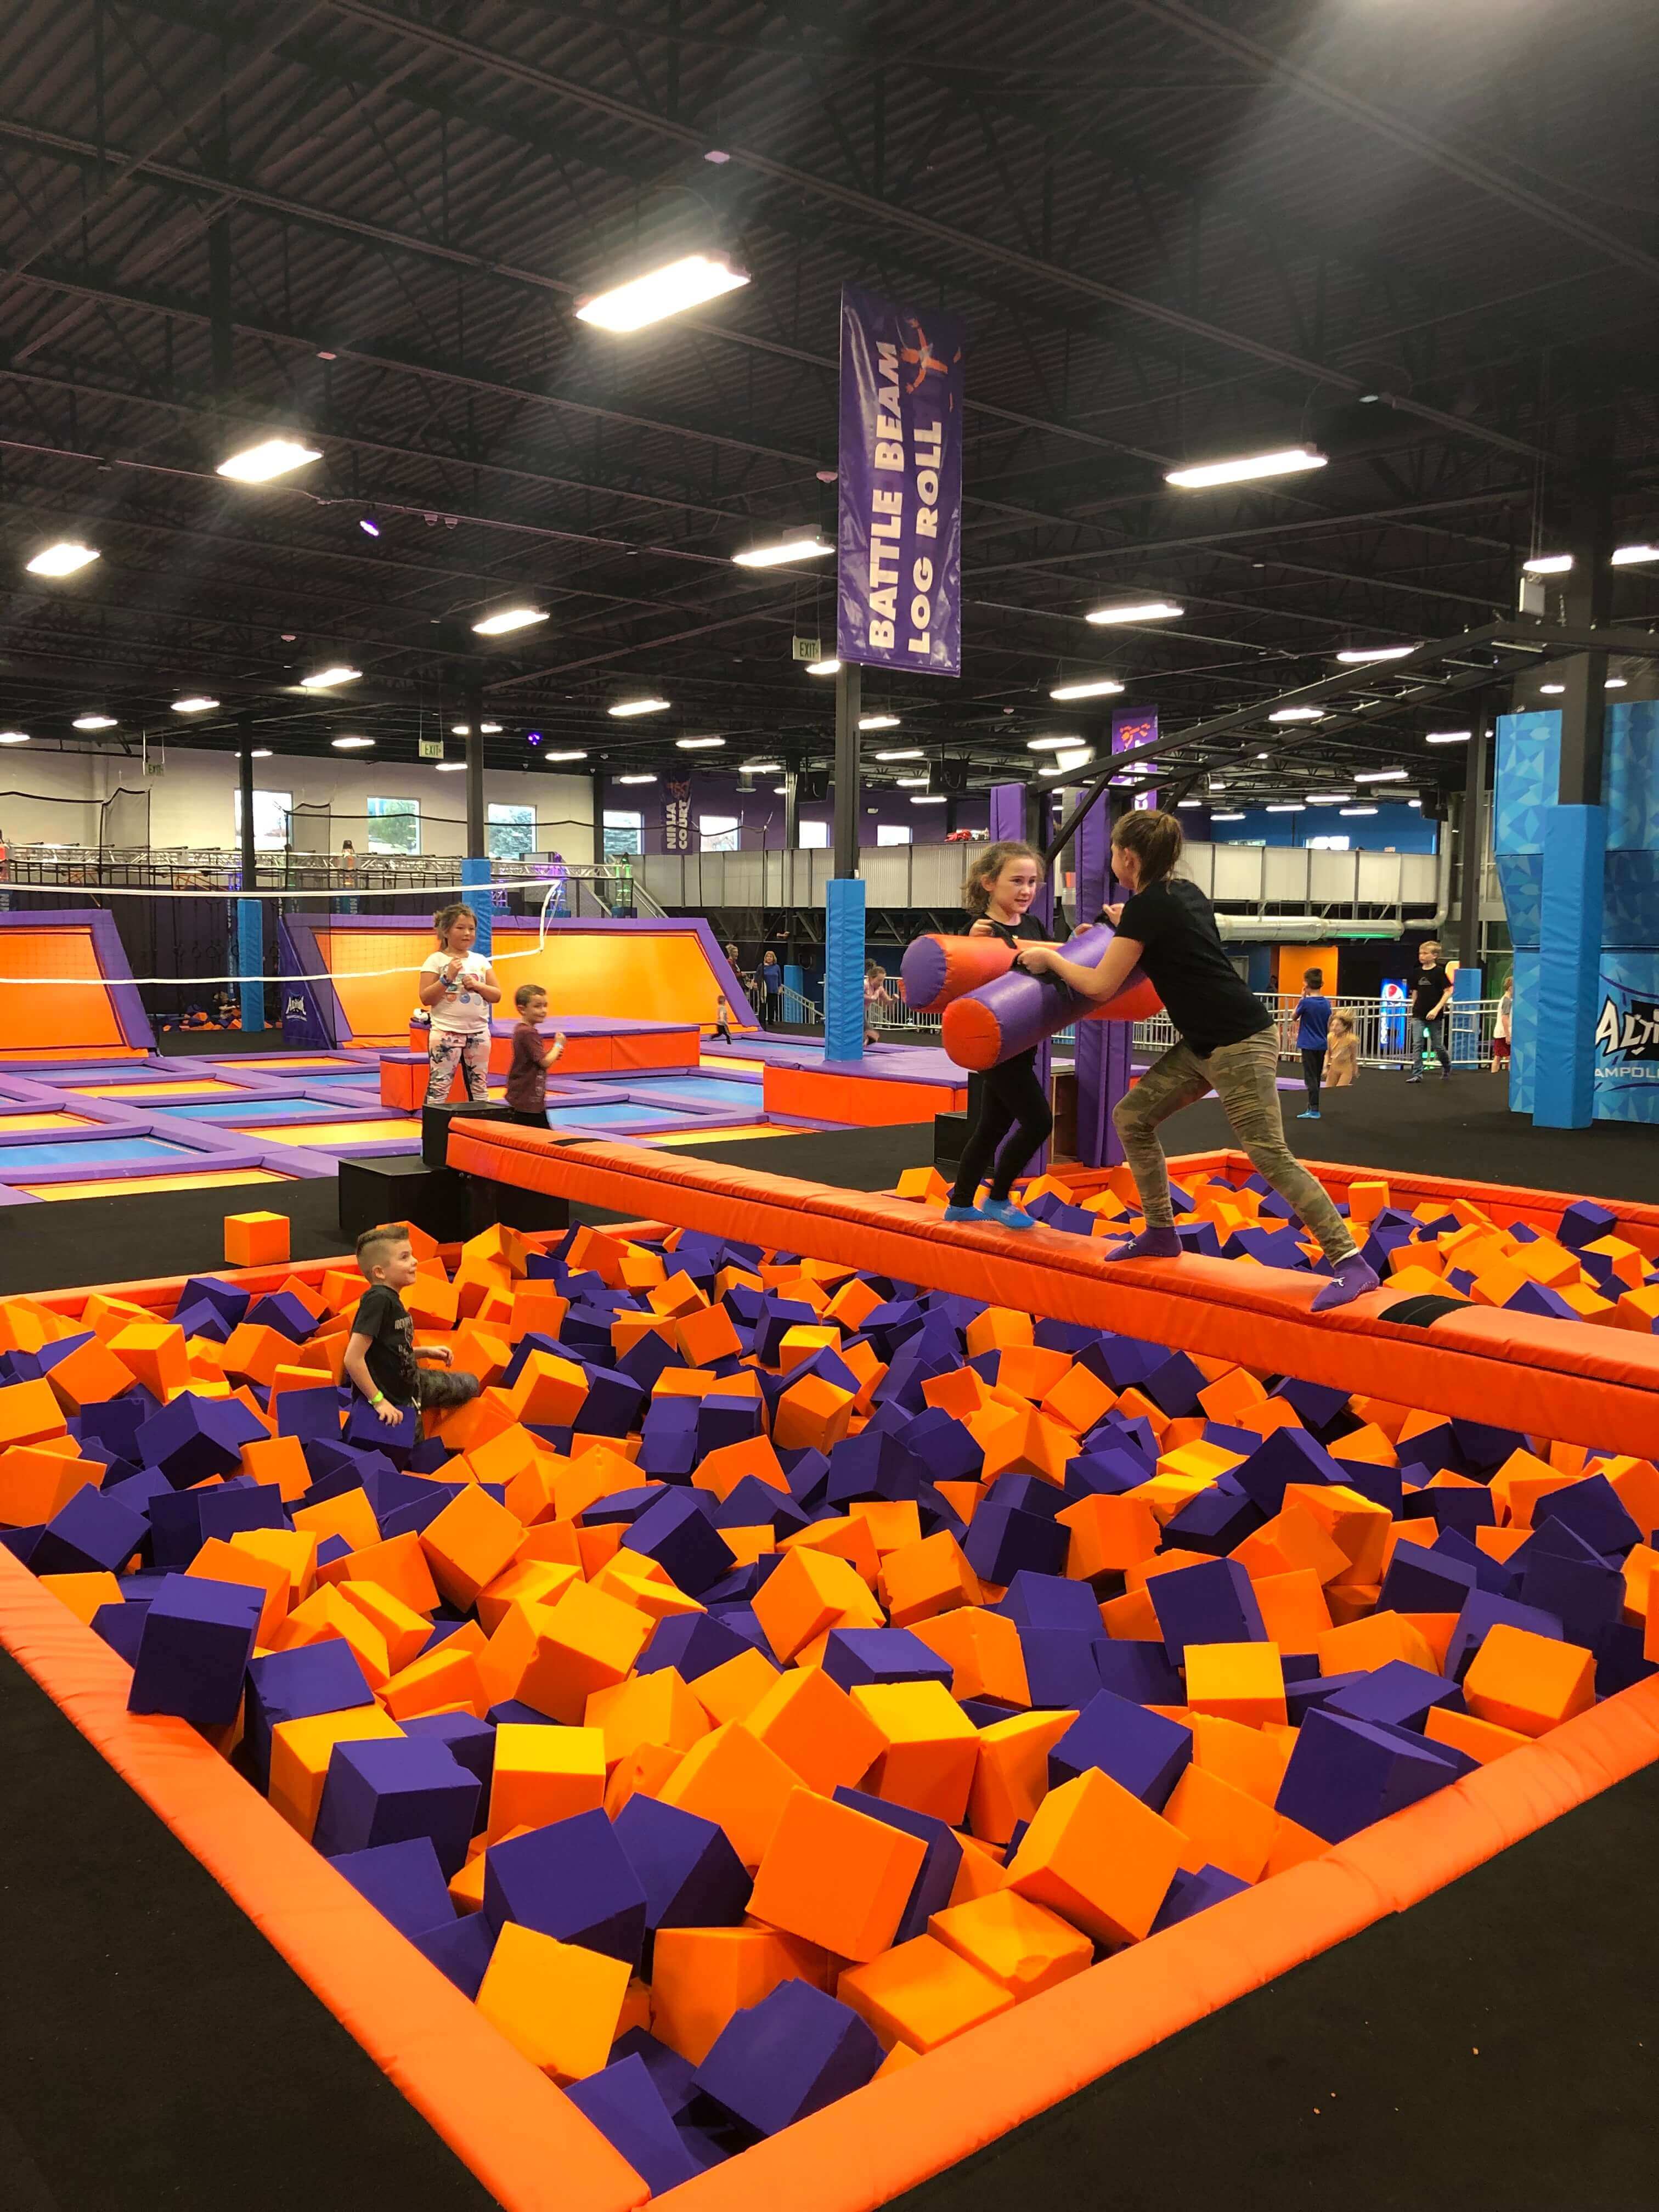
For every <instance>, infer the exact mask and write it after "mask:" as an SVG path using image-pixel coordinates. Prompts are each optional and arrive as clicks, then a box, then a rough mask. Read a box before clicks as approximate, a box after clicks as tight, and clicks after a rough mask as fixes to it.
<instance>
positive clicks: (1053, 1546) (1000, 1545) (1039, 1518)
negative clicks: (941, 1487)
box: [963, 1498, 1098, 1618]
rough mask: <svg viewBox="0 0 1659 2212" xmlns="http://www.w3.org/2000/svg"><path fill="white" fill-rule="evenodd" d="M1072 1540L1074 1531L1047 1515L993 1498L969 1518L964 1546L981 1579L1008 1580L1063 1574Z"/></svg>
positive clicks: (988, 1580)
mask: <svg viewBox="0 0 1659 2212" xmlns="http://www.w3.org/2000/svg"><path fill="white" fill-rule="evenodd" d="M1070 1543H1071V1531H1070V1530H1069V1529H1068V1528H1061V1527H1060V1524H1059V1522H1056V1521H1053V1520H1050V1519H1049V1518H1048V1516H1047V1515H1045V1514H1038V1513H1026V1512H1024V1511H1022V1510H1021V1509H1020V1508H1019V1507H1018V1506H1017V1505H1000V1504H997V1502H996V1500H995V1499H994V1498H993V1499H992V1500H990V1501H989V1502H988V1503H987V1504H984V1505H981V1507H980V1509H979V1510H978V1511H977V1512H976V1513H975V1516H974V1517H973V1519H972V1520H971V1521H970V1522H969V1524H968V1534H967V1538H966V1541H964V1543H963V1552H964V1553H966V1554H967V1559H968V1564H969V1566H970V1567H971V1568H972V1569H973V1571H974V1572H975V1574H976V1575H977V1576H978V1577H980V1579H981V1582H987V1583H1003V1584H1006V1583H1012V1581H1013V1579H1014V1577H1015V1576H1016V1575H1018V1574H1022V1573H1029V1574H1035V1575H1049V1576H1058V1575H1060V1574H1062V1573H1063V1572H1064V1571H1065V1566H1066V1551H1067V1548H1068V1547H1069V1546H1070ZM1097 1618H1098V1615H1097Z"/></svg>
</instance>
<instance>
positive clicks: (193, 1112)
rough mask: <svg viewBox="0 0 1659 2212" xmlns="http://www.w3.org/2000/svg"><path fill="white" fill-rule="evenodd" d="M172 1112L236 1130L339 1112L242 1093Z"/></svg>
mask: <svg viewBox="0 0 1659 2212" xmlns="http://www.w3.org/2000/svg"><path fill="white" fill-rule="evenodd" d="M172 1111H173V1115H175V1117H176V1118H177V1119H178V1120H179V1121H211V1122H224V1123H227V1124H230V1125H233V1126H237V1125H240V1124H241V1123H243V1122H248V1121H337V1120H338V1118H339V1112H340V1109H339V1107H338V1106H337V1105H329V1104H328V1103H326V1102H325V1101H324V1100H322V1099H318V1098H258V1097H248V1096H247V1095H246V1093H244V1095H243V1096H242V1097H240V1098H234V1099H216V1100H215V1101H214V1102H213V1103H212V1104H211V1105H210V1106H175V1107H173V1109H172ZM0 1134H3V1126H0Z"/></svg>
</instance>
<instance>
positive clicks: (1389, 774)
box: [1353, 768, 1411, 783]
mask: <svg viewBox="0 0 1659 2212" xmlns="http://www.w3.org/2000/svg"><path fill="white" fill-rule="evenodd" d="M1410 773H1411V771H1410V770H1409V769H1403V768H1362V769H1355V771H1354V779H1353V780H1354V781H1355V782H1356V783H1404V782H1405V781H1406V780H1407V777H1408V775H1410Z"/></svg>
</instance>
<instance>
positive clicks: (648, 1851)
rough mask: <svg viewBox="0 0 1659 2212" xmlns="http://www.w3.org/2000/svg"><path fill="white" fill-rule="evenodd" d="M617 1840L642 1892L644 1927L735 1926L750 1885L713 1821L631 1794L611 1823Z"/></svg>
mask: <svg viewBox="0 0 1659 2212" xmlns="http://www.w3.org/2000/svg"><path fill="white" fill-rule="evenodd" d="M612 1826H613V1829H614V1831H615V1833H616V1838H617V1842H618V1843H619V1844H621V1845H622V1847H623V1852H624V1854H625V1856H626V1857H627V1860H628V1863H629V1866H631V1867H632V1868H633V1869H634V1872H635V1875H637V1876H638V1878H639V1883H640V1887H641V1888H642V1889H643V1890H644V1892H645V1924H646V1926H647V1928H648V1929H650V1931H651V1933H652V1934H653V1936H654V1935H655V1934H656V1932H657V1930H658V1929H659V1928H736V1927H738V1926H740V1925H741V1923H742V1920H743V1916H744V1912H745V1911H747V1910H748V1906H749V1893H750V1890H751V1889H752V1888H753V1887H754V1884H753V1882H752V1881H750V1877H749V1875H747V1874H746V1873H745V1872H744V1866H743V1862H742V1860H741V1859H739V1858H738V1855H737V1853H736V1852H735V1851H734V1850H732V1846H731V1844H730V1843H729V1842H728V1841H727V1840H726V1832H725V1830H724V1829H723V1828H720V1827H718V1826H716V1825H715V1823H714V1821H713V1820H703V1819H702V1817H701V1816H700V1815H699V1814H696V1813H686V1812H683V1811H682V1810H681V1809H680V1808H679V1807H678V1805H664V1804H660V1803H659V1802H658V1801H657V1799H656V1798H654V1797H647V1796H642V1795H639V1794H635V1796H632V1797H630V1798H629V1801H628V1802H627V1804H626V1805H624V1806H623V1809H622V1811H621V1812H620V1813H618V1814H617V1817H616V1820H615V1821H614V1822H613V1823H612Z"/></svg>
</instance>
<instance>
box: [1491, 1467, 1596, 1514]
mask: <svg viewBox="0 0 1659 2212" xmlns="http://www.w3.org/2000/svg"><path fill="white" fill-rule="evenodd" d="M1574 1480H1577V1478H1576V1477H1575V1476H1573V1475H1570V1474H1558V1473H1557V1472H1556V1470H1555V1469H1554V1468H1553V1467H1552V1466H1550V1464H1549V1462H1547V1460H1541V1459H1540V1458H1539V1457H1538V1455H1537V1454H1536V1453H1535V1452H1529V1451H1523V1450H1517V1451H1512V1452H1511V1453H1510V1455H1509V1457H1508V1458H1507V1459H1506V1460H1505V1461H1504V1464H1503V1466H1502V1467H1500V1468H1498V1472H1497V1474H1495V1475H1493V1477H1492V1504H1493V1505H1494V1506H1495V1507H1496V1508H1497V1510H1498V1518H1499V1519H1500V1520H1501V1521H1507V1522H1509V1524H1510V1527H1511V1528H1531V1526H1532V1516H1533V1512H1534V1508H1535V1507H1536V1506H1537V1504H1538V1501H1539V1499H1540V1498H1547V1497H1548V1496H1549V1494H1550V1492H1552V1491H1554V1490H1565V1488H1566V1486H1567V1485H1568V1484H1569V1483H1570V1482H1572V1481H1574Z"/></svg>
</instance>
